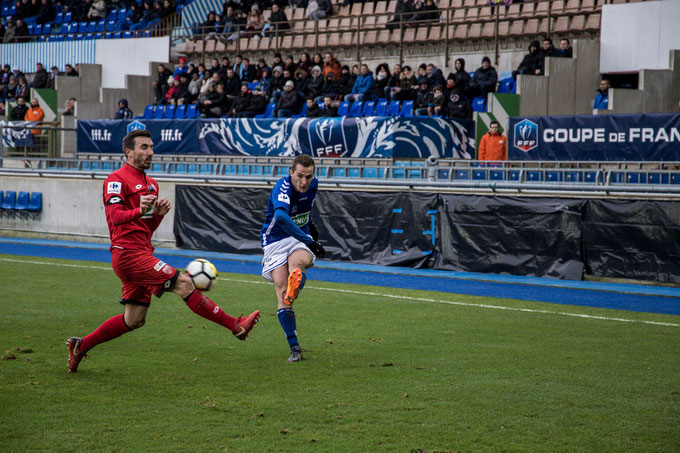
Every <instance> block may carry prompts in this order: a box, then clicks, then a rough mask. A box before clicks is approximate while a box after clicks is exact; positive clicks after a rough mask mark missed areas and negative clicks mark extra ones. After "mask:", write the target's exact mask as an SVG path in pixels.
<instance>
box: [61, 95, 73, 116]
mask: <svg viewBox="0 0 680 453" xmlns="http://www.w3.org/2000/svg"><path fill="white" fill-rule="evenodd" d="M75 109H76V98H69V99H67V100H66V101H65V102H64V113H62V115H65V116H73V115H75Z"/></svg>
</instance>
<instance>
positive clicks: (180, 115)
mask: <svg viewBox="0 0 680 453" xmlns="http://www.w3.org/2000/svg"><path fill="white" fill-rule="evenodd" d="M186 113H187V106H186V104H182V105H178V106H177V108H176V109H175V119H176V120H183V119H184V116H185V115H186Z"/></svg>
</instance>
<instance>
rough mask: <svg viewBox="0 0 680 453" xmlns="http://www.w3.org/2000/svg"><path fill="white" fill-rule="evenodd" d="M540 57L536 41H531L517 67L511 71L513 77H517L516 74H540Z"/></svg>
mask: <svg viewBox="0 0 680 453" xmlns="http://www.w3.org/2000/svg"><path fill="white" fill-rule="evenodd" d="M540 59H541V57H540V55H539V52H538V41H531V44H529V53H528V54H526V55H525V56H524V58H523V59H522V62H521V63H520V64H519V66H518V67H517V70H516V71H513V72H512V75H513V77H514V78H517V74H529V75H540V74H541V66H540Z"/></svg>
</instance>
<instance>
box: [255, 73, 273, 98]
mask: <svg viewBox="0 0 680 453" xmlns="http://www.w3.org/2000/svg"><path fill="white" fill-rule="evenodd" d="M269 71H271V70H270V69H269V66H267V67H265V68H264V69H262V76H261V77H260V81H259V82H257V88H259V89H260V91H261V92H262V93H263V96H266V93H269V92H270V91H271V84H272V78H271V76H270V75H269Z"/></svg>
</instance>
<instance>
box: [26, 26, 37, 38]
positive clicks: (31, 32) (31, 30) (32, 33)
mask: <svg viewBox="0 0 680 453" xmlns="http://www.w3.org/2000/svg"><path fill="white" fill-rule="evenodd" d="M26 28H28V34H29V35H31V36H33V35H35V30H34V29H33V28H34V27H33V25H29V26H27V27H26Z"/></svg>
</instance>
